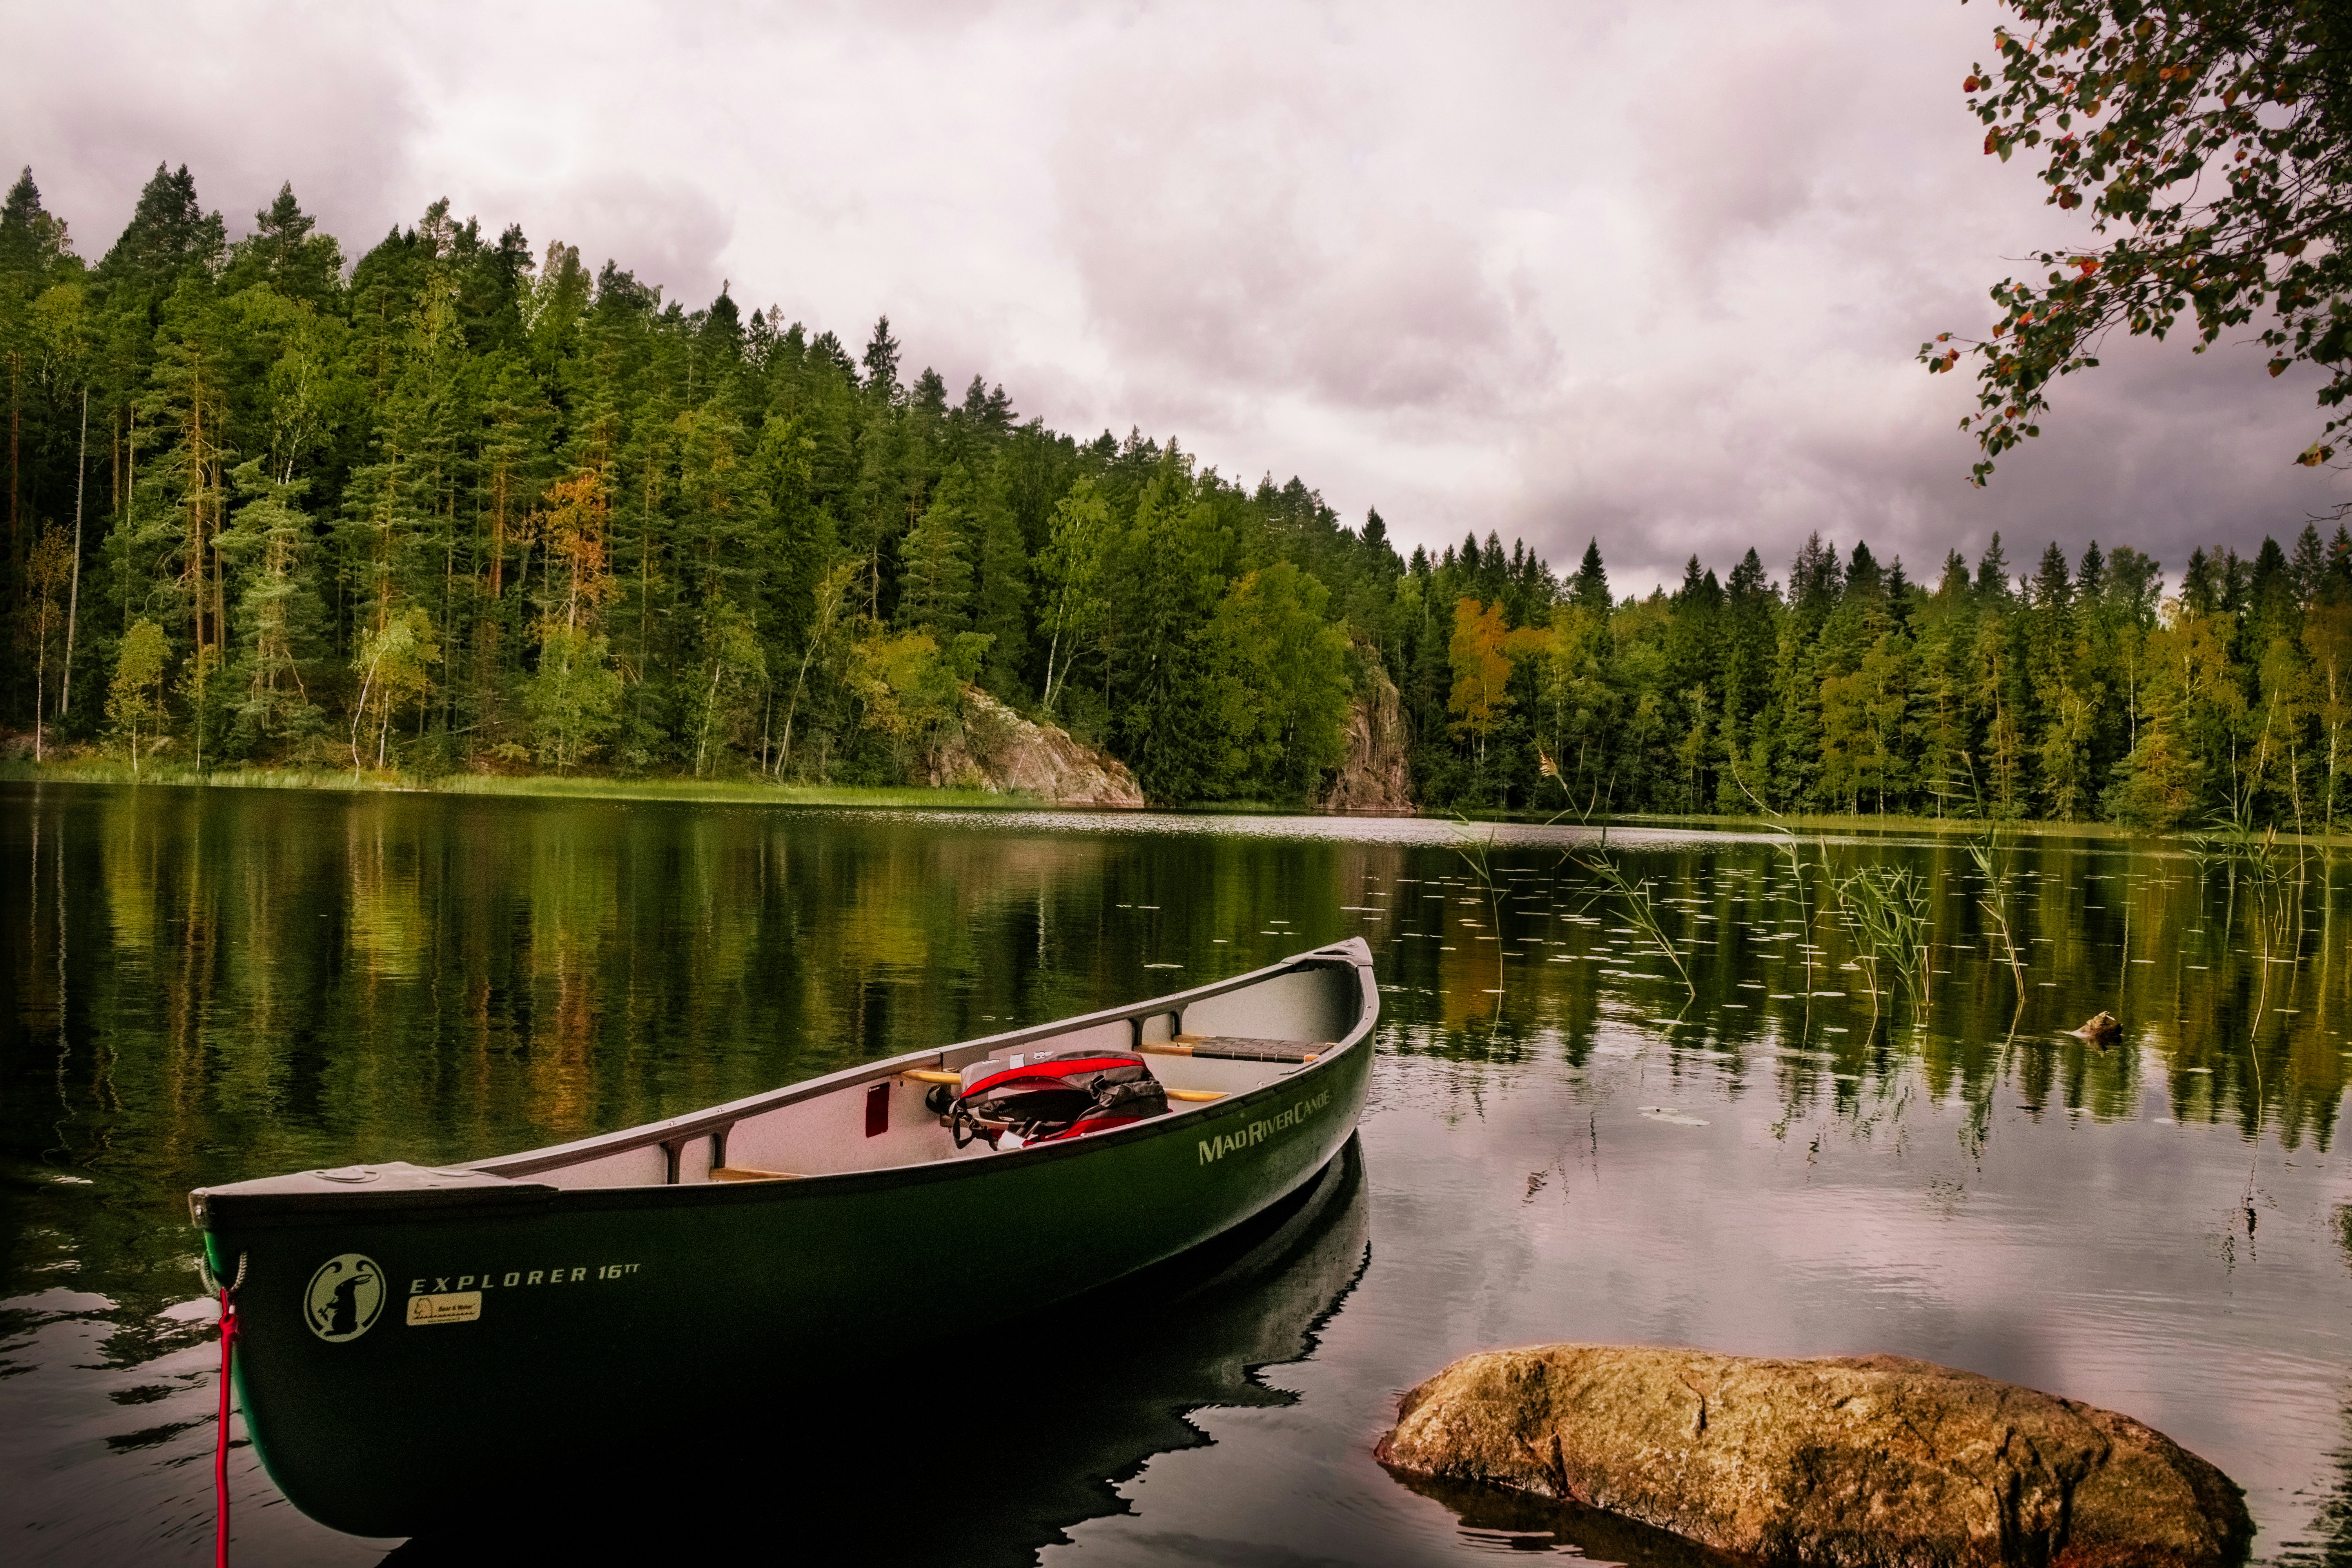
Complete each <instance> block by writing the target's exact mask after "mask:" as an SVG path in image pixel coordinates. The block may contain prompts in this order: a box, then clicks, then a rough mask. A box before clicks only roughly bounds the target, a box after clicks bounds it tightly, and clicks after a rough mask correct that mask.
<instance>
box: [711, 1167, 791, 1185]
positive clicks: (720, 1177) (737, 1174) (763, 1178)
mask: <svg viewBox="0 0 2352 1568" xmlns="http://www.w3.org/2000/svg"><path fill="white" fill-rule="evenodd" d="M710 1179H711V1180H712V1181H714V1182H797V1181H801V1180H803V1179H804V1178H803V1176H802V1175H801V1173H799V1172H798V1171H761V1170H757V1169H755V1168H753V1167H752V1166H750V1165H719V1166H717V1167H715V1168H714V1169H713V1170H712V1171H711V1173H710Z"/></svg>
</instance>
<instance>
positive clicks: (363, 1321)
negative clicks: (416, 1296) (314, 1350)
mask: <svg viewBox="0 0 2352 1568" xmlns="http://www.w3.org/2000/svg"><path fill="white" fill-rule="evenodd" d="M386 1294H387V1292H386V1290H385V1289H384V1284H383V1269H381V1268H377V1267H376V1261H375V1259H374V1258H369V1257H367V1256H365V1255H364V1254H362V1253H357V1252H346V1253H343V1254H341V1256H339V1257H335V1258H329V1259H327V1261H325V1262H324V1263H321V1264H320V1265H319V1271H318V1272H317V1273H316V1274H313V1275H311V1276H310V1286H309V1288H308V1289H305V1290H304V1291H303V1292H302V1318H303V1321H305V1322H307V1323H309V1324H310V1331H311V1332H312V1333H314V1334H316V1335H318V1336H319V1337H320V1339H322V1340H325V1341H326V1342H328V1343H330V1344H341V1342H343V1341H345V1340H355V1339H358V1338H359V1337H360V1336H361V1335H362V1334H363V1333H366V1332H367V1331H368V1330H370V1329H372V1328H373V1327H374V1326H375V1321H376V1319H377V1318H378V1317H379V1316H380V1315H382V1313H383V1299H384V1297H385V1295H386Z"/></svg>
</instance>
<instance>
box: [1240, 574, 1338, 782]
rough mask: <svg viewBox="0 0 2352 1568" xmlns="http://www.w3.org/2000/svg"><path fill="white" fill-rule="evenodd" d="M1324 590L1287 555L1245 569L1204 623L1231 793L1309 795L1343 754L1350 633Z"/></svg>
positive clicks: (1328, 594) (1327, 592) (1335, 765)
mask: <svg viewBox="0 0 2352 1568" xmlns="http://www.w3.org/2000/svg"><path fill="white" fill-rule="evenodd" d="M1329 600H1330V592H1329V590H1328V589H1327V588H1325V587H1324V586H1323V584H1320V583H1318V582H1317V581H1316V580H1315V579H1314V578H1312V577H1310V576H1308V575H1307V574H1305V573H1303V572H1301V571H1299V569H1298V568H1297V567H1296V566H1294V565H1292V564H1291V563H1289V562H1287V561H1280V562H1276V563H1275V564H1273V565H1272V566H1268V567H1265V568H1264V569H1263V570H1260V571H1256V572H1250V573H1245V574H1243V575H1242V576H1241V577H1240V578H1238V579H1236V580H1235V581H1234V584H1233V585H1232V586H1231V587H1230V588H1228V589H1227V590H1226V591H1225V596H1224V598H1223V600H1222V601H1221V602H1220V603H1219V604H1218V605H1217V611H1216V614H1215V616H1213V617H1212V618H1211V620H1210V623H1209V646H1210V657H1211V659H1212V664H1213V671H1214V673H1213V676H1212V678H1211V679H1212V681H1213V686H1214V689H1215V694H1216V695H1215V700H1216V712H1217V720H1218V723H1219V725H1220V727H1221V728H1222V729H1223V731H1224V738H1225V744H1226V747H1227V752H1226V755H1225V757H1224V759H1223V767H1222V768H1221V770H1220V771H1221V772H1222V773H1224V774H1225V776H1226V777H1227V778H1228V779H1230V780H1232V781H1233V782H1232V783H1231V784H1228V785H1227V786H1226V787H1227V788H1229V789H1231V790H1232V791H1233V792H1234V793H1235V794H1239V795H1249V796H1255V797H1258V798H1264V799H1273V800H1297V799H1301V798H1304V797H1306V796H1308V795H1312V794H1313V793H1314V792H1315V790H1316V788H1317V786H1318V784H1320V783H1321V782H1322V779H1323V776H1324V774H1325V773H1327V772H1328V771H1329V770H1330V769H1332V768H1334V767H1337V766H1338V765H1339V761H1340V759H1341V758H1342V757H1343V756H1344V755H1345V754H1346V742H1345V736H1344V733H1343V731H1342V729H1341V726H1342V725H1343V724H1344V723H1345V722H1346V721H1347V717H1348V701H1349V676H1348V639H1347V638H1346V637H1343V636H1341V635H1340V632H1339V628H1338V627H1336V626H1333V625H1332V624H1331V623H1330V621H1329V620H1328V619H1327V618H1326V616H1325V612H1326V610H1327V608H1328V604H1329Z"/></svg>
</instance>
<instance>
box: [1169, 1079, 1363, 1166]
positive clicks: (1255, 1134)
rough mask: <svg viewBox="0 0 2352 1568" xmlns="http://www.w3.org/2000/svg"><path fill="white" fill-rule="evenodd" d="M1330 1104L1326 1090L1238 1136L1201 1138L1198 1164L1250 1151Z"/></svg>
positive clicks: (1223, 1134)
mask: <svg viewBox="0 0 2352 1568" xmlns="http://www.w3.org/2000/svg"><path fill="white" fill-rule="evenodd" d="M1330 1103H1331V1091H1330V1090H1329V1089H1325V1090H1324V1091H1323V1092H1322V1093H1320V1094H1318V1095H1317V1096H1316V1097H1315V1098H1314V1099H1312V1100H1299V1101H1297V1103H1295V1104H1293V1105H1291V1106H1289V1107H1288V1108H1287V1109H1285V1110H1277V1111H1276V1112H1275V1113H1274V1114H1273V1115H1272V1116H1269V1117H1266V1118H1265V1119H1263V1120H1261V1121H1253V1122H1251V1123H1250V1124H1249V1125H1248V1126H1246V1127H1244V1128H1243V1129H1242V1130H1241V1131H1238V1132H1220V1133H1218V1134H1217V1135H1216V1136H1214V1137H1212V1138H1203V1139H1202V1140H1201V1159H1200V1163H1202V1164H1203V1165H1206V1164H1208V1163H1211V1162H1212V1161H1215V1160H1222V1159H1223V1158H1224V1157H1225V1156H1226V1155H1227V1154H1238V1153H1240V1152H1242V1151H1243V1150H1244V1149H1254V1148H1255V1147H1256V1146H1257V1145H1259V1144H1260V1143H1263V1142H1265V1141H1266V1140H1267V1139H1269V1138H1271V1137H1273V1136H1274V1135H1275V1134H1276V1133H1277V1132H1287V1131H1290V1130H1291V1129H1292V1128H1294V1127H1296V1126H1297V1125H1298V1124H1299V1123H1300V1122H1302V1121H1306V1120H1307V1118H1308V1117H1310V1116H1312V1115H1314V1114H1315V1113H1316V1112H1317V1111H1318V1110H1322V1109H1323V1108H1324V1107H1325V1106H1327V1105H1328V1104H1330Z"/></svg>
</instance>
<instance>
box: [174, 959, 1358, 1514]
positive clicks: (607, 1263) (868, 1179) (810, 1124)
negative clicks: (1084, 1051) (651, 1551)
mask: <svg viewBox="0 0 2352 1568" xmlns="http://www.w3.org/2000/svg"><path fill="white" fill-rule="evenodd" d="M1379 1008H1380V999H1379V991H1378V988H1377V987H1376V986H1375V984H1373V980H1372V972H1371V953H1370V949H1369V948H1367V947H1366V946H1365V944H1364V943H1363V942H1361V941H1360V940H1357V941H1349V942H1342V943H1339V944H1338V945H1336V946H1333V947H1328V948H1321V949H1318V950H1316V951H1314V952H1307V953H1302V954H1299V955H1298V956H1297V957H1295V958H1291V959H1288V960H1286V961H1284V962H1283V963H1277V964H1275V965H1272V966H1270V967H1268V968H1265V969H1261V970H1257V971H1254V972H1252V973H1247V974H1242V975H1237V976H1235V977H1234V978H1232V979H1230V980H1223V981H1219V982H1217V983H1216V984H1211V985H1204V986H1201V987H1199V988H1198V989H1195V990H1192V991H1186V992H1181V993H1178V994H1173V995H1169V996H1162V997H1158V998H1154V999H1152V1000H1150V1001H1146V1002H1139V1003H1136V1004H1134V1005H1129V1006H1124V1007H1117V1008H1112V1009H1109V1010H1107V1011H1104V1012H1099V1013H1092V1014H1088V1015H1086V1016H1082V1017H1076V1018H1070V1019H1065V1020H1063V1021H1061V1022H1058V1023H1053V1024H1045V1025H1041V1026H1036V1027H1034V1028H1028V1029H1021V1030H1016V1031H1013V1032H1012V1033H1010V1034H1004V1035H998V1036H992V1037H988V1038H986V1039H980V1040H971V1041H967V1042H964V1043H962V1044H959V1045H953V1046H948V1047H941V1048H938V1049H933V1050H926V1051H918V1052H914V1053H911V1054H909V1055H907V1056H902V1057H898V1058H893V1059H891V1060H888V1061H883V1062H876V1063H873V1064H871V1065H868V1066H864V1067H858V1068H849V1069H847V1070H845V1071H842V1072H838V1073H834V1074H831V1075H829V1076H827V1077H824V1078H821V1079H812V1080H811V1081H809V1082H806V1083H801V1084H794V1085H793V1086H791V1087H790V1088H786V1089H775V1090H772V1091H770V1092H768V1093H766V1094H761V1095H755V1096H753V1097H751V1098H750V1099H748V1100H736V1101H734V1102H732V1103H730V1104H727V1105H720V1106H715V1107H713V1108H711V1109H710V1110H703V1111H698V1112H696V1113H694V1114H692V1115H689V1116H681V1117H675V1118H672V1119H671V1120H669V1121H658V1122H654V1123H650V1124H648V1125H646V1126H644V1127H635V1128H630V1129H627V1130H625V1131H618V1132H612V1133H607V1134H604V1136H601V1137H597V1138H591V1139H586V1140H583V1141H582V1142H576V1143H568V1144H564V1145H562V1146H560V1147H557V1148H551V1149H539V1150H532V1151H530V1152H526V1153H520V1154H509V1155H504V1156H500V1157H499V1158H496V1159H489V1160H482V1161H478V1162H475V1163H471V1164H467V1165H459V1166H448V1167H440V1168H432V1169H427V1168H424V1167H419V1166H415V1165H408V1164H402V1163H392V1164H383V1165H369V1166H353V1167H349V1168H346V1169H342V1170H334V1171H309V1172H303V1173H299V1174H295V1175H288V1176H273V1177H267V1178H264V1179H261V1180H257V1181H250V1182H239V1183H236V1184H230V1185H226V1186H218V1187H206V1188H200V1189H198V1190H197V1191H196V1192H195V1193H194V1194H191V1195H190V1200H189V1202H190V1207H191V1210H192V1212H193V1213H194V1216H195V1220H196V1223H197V1225H198V1226H201V1227H202V1228H203V1229H204V1231H205V1252H206V1257H207V1261H208V1262H209V1264H210V1266H211V1268H212V1269H213V1271H214V1273H215V1274H216V1275H218V1276H219V1277H220V1278H222V1279H235V1278H236V1277H237V1276H238V1275H239V1274H240V1272H241V1273H242V1275H243V1283H242V1285H241V1286H239V1288H238V1289H237V1291H236V1310H237V1321H238V1335H237V1357H236V1383H237V1394H238V1396H239V1399H240V1401H241V1403H242V1405H243V1408H244V1410H245V1415H246V1426H247V1432H248V1433H249V1435H250V1436H251V1438H252V1441H253V1445H254V1447H255V1449H256V1451H257V1453H258V1454H259V1456H260V1458H261V1460H262V1463H263V1465H264V1466H265V1467H266V1468H267V1469H268V1472H269V1476H270V1479H272V1480H274V1481H275V1482H276V1483H277V1484H278V1488H279V1489H281V1490H282V1491H284V1493H285V1494H286V1496H287V1497H288V1499H289V1500H291V1501H292V1502H293V1503H294V1504H295V1506H297V1507H298V1508H299V1509H301V1510H302V1511H303V1512H305V1513H307V1514H309V1515H310V1517H312V1518H313V1519H316V1520H318V1521H320V1522H322V1523H324V1524H328V1525H331V1526H332V1527H334V1528H336V1529H338V1530H344V1531H352V1533H354V1534H361V1535H404V1534H412V1533H415V1531H419V1530H421V1529H424V1528H426V1527H427V1526H429V1525H431V1524H433V1523H434V1522H436V1521H438V1520H440V1519H442V1518H444V1517H445V1516H446V1511H447V1510H448V1509H449V1508H451V1507H452V1506H454V1505H455V1503H456V1501H457V1500H460V1499H465V1498H468V1497H472V1496H475V1495H478V1492H479V1489H480V1487H481V1484H482V1481H483V1479H484V1478H485V1477H486V1476H493V1475H498V1474H500V1473H506V1472H509V1471H511V1470H512V1468H513V1467H514V1463H515V1458H516V1456H518V1455H519V1454H526V1453H527V1454H531V1455H535V1456H541V1457H546V1456H551V1455H555V1454H559V1453H561V1452H562V1451H564V1450H566V1449H568V1448H582V1447H604V1448H606V1449H609V1448H610V1447H611V1446H612V1445H614V1444H615V1443H618V1444H623V1445H625V1444H627V1443H630V1442H633V1441H640V1440H646V1441H656V1442H658V1441H660V1438H659V1436H657V1434H658V1433H659V1432H661V1431H664V1430H669V1431H675V1430H677V1424H678V1423H680V1422H682V1421H691V1420H696V1419H699V1418H701V1417H702V1416H703V1415H705V1414H707V1413H710V1412H716V1411H721V1410H727V1409H729V1408H730V1407H733V1408H738V1409H739V1410H740V1405H741V1403H742V1402H743V1401H744V1400H745V1399H747V1398H751V1397H756V1396H758V1394H760V1393H761V1391H763V1390H766V1391H771V1392H772V1391H775V1390H779V1389H784V1390H788V1389H790V1388H792V1387H793V1386H795V1385H796V1384H802V1383H805V1382H806V1381H808V1380H811V1379H816V1378H822V1377H824V1376H825V1375H828V1374H830V1373H837V1372H838V1371H839V1369H841V1368H842V1367H844V1366H846V1365H852V1364H856V1358H859V1357H867V1358H872V1357H876V1356H888V1357H893V1358H897V1357H903V1356H908V1355H951V1354H953V1353H954V1352H955V1351H956V1349H957V1347H959V1346H961V1345H967V1344H970V1343H971V1340H969V1339H968V1338H967V1335H968V1334H969V1332H970V1331H971V1330H973V1329H977V1328H982V1327H986V1326H989V1325H992V1324H998V1323H1003V1322H1005V1321H1008V1320H1011V1319H1013V1318H1016V1317H1019V1316H1022V1315H1024V1314H1026V1313H1028V1312H1031V1311H1034V1310H1036V1309H1037V1308H1039V1307H1042V1306H1045V1305H1046V1304H1048V1303H1050V1302H1053V1301H1055V1300H1062V1299H1065V1298H1067V1297H1070V1296H1074V1295H1076V1294H1077V1293H1079V1292H1081V1291H1085V1290H1089V1289H1094V1288H1096V1287H1097V1286H1101V1285H1104V1284H1107V1283H1108V1282H1109V1281H1111V1280H1114V1279H1118V1278H1120V1277H1121V1276H1123V1275H1127V1274H1129V1273H1131V1272H1133V1271H1135V1270H1137V1269H1139V1268H1145V1267H1147V1266H1149V1265H1151V1264H1154V1263H1158V1262H1160V1261H1162V1260H1164V1259H1168V1258H1174V1257H1176V1256H1177V1255H1178V1254H1181V1253H1182V1252H1184V1251H1186V1250H1187V1249H1189V1248H1191V1247H1195V1246H1198V1245H1199V1244H1201V1243H1202V1242H1204V1241H1207V1240H1209V1239H1210V1238H1212V1237H1216V1236H1218V1235H1219V1234H1221V1233H1222V1232H1223V1231H1225V1230H1227V1229H1229V1228H1230V1227H1232V1226H1234V1225H1236V1224H1238V1223H1240V1222H1241V1221H1243V1220H1245V1219H1247V1218H1249V1217H1250V1216H1252V1215H1255V1214H1257V1213H1259V1212H1260V1211H1262V1210H1264V1209H1265V1208H1266V1207H1267V1206H1268V1205H1273V1204H1275V1203H1276V1202H1278V1201H1280V1200H1281V1199H1282V1198H1284V1197H1285V1196H1286V1195H1287V1194H1291V1193H1292V1192H1294V1191H1296V1190H1297V1189H1298V1188H1299V1186H1300V1185H1301V1184H1304V1183H1305V1182H1307V1180H1308V1179H1309V1178H1311V1177H1313V1176H1314V1175H1315V1174H1316V1173H1318V1171H1320V1170H1322V1169H1323V1167H1324V1166H1325V1165H1326V1163H1328V1162H1329V1161H1330V1160H1331V1158H1332V1157H1333V1156H1334V1155H1335V1154H1336V1153H1337V1152H1339V1149H1340V1148H1341V1147H1342V1146H1343V1145H1344V1144H1345V1143H1346V1142H1347V1141H1348V1139H1349V1135H1350V1134H1351V1133H1352V1132H1353V1131H1354V1130H1355V1126H1356V1120H1357V1116H1358V1114H1359V1113H1360V1110H1362V1108H1363V1102H1364V1091H1365V1086H1366V1084H1367V1082H1368V1081H1369V1079H1370V1068H1371V1047H1370V1039H1369V1037H1370V1032H1371V1028H1372V1025H1373V1022H1374V1020H1375V1019H1376V1017H1377V1016H1378V1014H1379ZM1074 1047H1093V1048H1109V1049H1118V1050H1140V1051H1142V1052H1143V1053H1144V1054H1145V1055H1146V1057H1147V1058H1148V1060H1149V1061H1150V1064H1151V1066H1152V1068H1153V1071H1154V1074H1155V1076H1156V1077H1158V1078H1159V1079H1160V1081H1161V1082H1162V1083H1163V1084H1164V1085H1166V1087H1167V1089H1168V1090H1169V1093H1170V1097H1171V1106H1170V1113H1169V1114H1167V1115H1164V1116H1160V1117H1155V1118H1153V1119H1150V1120H1149V1121H1139V1122H1135V1123H1132V1124H1129V1125H1127V1126H1124V1127H1120V1128H1117V1129H1114V1130H1111V1131H1102V1132H1097V1133H1094V1134H1092V1135H1090V1136H1087V1137H1084V1138H1078V1139H1072V1140H1068V1141H1063V1142H1041V1143H1038V1144H1035V1145H1033V1146H1031V1147H1028V1148H1020V1149H1014V1148H1006V1149H1004V1150H1002V1151H994V1152H992V1151H991V1150H990V1149H989V1148H988V1146H987V1145H986V1144H985V1143H978V1142H975V1143H972V1144H971V1145H970V1146H968V1147H966V1148H962V1149H958V1148H957V1147H956V1145H955V1142H954V1140H953V1138H952V1136H951V1135H950V1130H949V1129H948V1128H947V1127H946V1126H945V1125H943V1123H942V1119H941V1118H940V1115H939V1113H938V1110H937V1109H936V1105H935V1103H927V1100H926V1097H927V1096H928V1095H929V1093H930V1092H931V1090H932V1089H934V1088H935V1087H938V1086H939V1085H940V1081H941V1080H942V1079H945V1078H946V1077H947V1076H948V1075H953V1074H960V1073H961V1071H962V1069H963V1068H966V1067H967V1066H968V1065H970V1064H972V1063H975V1062H980V1061H983V1060H991V1059H997V1058H1013V1057H1014V1056H1016V1055H1034V1054H1037V1053H1040V1052H1049V1051H1063V1050H1068V1049H1071V1048H1074ZM648 1423H650V1425H648Z"/></svg>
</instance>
